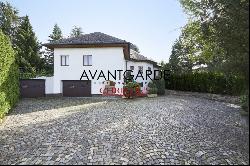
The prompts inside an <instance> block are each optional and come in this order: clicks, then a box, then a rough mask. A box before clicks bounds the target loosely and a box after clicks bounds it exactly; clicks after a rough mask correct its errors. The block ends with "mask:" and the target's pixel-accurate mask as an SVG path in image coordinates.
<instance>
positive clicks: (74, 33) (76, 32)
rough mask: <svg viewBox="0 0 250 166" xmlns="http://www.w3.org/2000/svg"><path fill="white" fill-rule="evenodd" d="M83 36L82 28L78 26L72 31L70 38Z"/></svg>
mask: <svg viewBox="0 0 250 166" xmlns="http://www.w3.org/2000/svg"><path fill="white" fill-rule="evenodd" d="M82 34H83V32H82V28H81V27H77V26H74V27H73V29H72V31H71V34H70V36H71V37H79V36H81V35H82Z"/></svg>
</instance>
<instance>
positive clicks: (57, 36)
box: [49, 24, 63, 42]
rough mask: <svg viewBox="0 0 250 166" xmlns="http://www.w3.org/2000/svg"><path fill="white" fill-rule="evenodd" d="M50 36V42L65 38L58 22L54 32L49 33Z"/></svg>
mask: <svg viewBox="0 0 250 166" xmlns="http://www.w3.org/2000/svg"><path fill="white" fill-rule="evenodd" d="M49 38H50V39H49V42H53V41H57V40H60V39H62V38H63V36H62V31H61V29H60V27H59V26H58V25H57V24H55V25H54V28H53V31H52V34H50V35H49Z"/></svg>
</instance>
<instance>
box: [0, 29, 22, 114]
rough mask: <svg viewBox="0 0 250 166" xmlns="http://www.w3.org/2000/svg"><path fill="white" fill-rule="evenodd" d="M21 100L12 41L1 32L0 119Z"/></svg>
mask: <svg viewBox="0 0 250 166" xmlns="http://www.w3.org/2000/svg"><path fill="white" fill-rule="evenodd" d="M18 99H19V72H18V66H17V64H16V61H15V52H14V50H13V49H12V47H11V43H10V40H9V39H8V37H7V36H5V35H4V34H3V33H2V31H1V30H0V119H2V118H3V117H4V115H5V114H6V113H8V111H9V110H10V109H11V108H12V107H13V106H14V105H15V104H16V102H17V101H18Z"/></svg>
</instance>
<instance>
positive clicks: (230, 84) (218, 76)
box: [165, 72, 246, 95]
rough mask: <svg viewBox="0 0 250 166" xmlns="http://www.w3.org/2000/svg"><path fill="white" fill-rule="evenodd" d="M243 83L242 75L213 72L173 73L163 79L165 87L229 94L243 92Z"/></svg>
mask: <svg viewBox="0 0 250 166" xmlns="http://www.w3.org/2000/svg"><path fill="white" fill-rule="evenodd" d="M244 85H245V84H244V79H243V78H242V77H239V76H236V75H225V74H222V73H214V72H201V73H185V74H173V75H170V77H169V80H167V81H165V87H166V89H171V90H181V91H193V92H205V93H215V94H229V95H240V94H242V93H244V91H245V89H246V88H245V86H244Z"/></svg>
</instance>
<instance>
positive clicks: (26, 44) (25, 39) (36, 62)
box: [16, 16, 44, 73]
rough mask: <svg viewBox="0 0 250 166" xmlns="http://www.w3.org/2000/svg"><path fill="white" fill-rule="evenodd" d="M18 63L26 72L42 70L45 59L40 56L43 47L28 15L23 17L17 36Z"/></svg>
mask: <svg viewBox="0 0 250 166" xmlns="http://www.w3.org/2000/svg"><path fill="white" fill-rule="evenodd" d="M16 40H17V41H16V47H17V48H16V50H17V63H18V65H19V68H21V69H23V70H24V71H25V72H31V73H32V72H35V71H40V70H41V69H42V68H43V65H44V63H43V61H42V60H41V58H40V56H39V50H40V48H41V46H40V44H39V43H38V41H37V38H36V36H35V33H34V32H33V29H32V26H31V24H30V21H29V18H28V16H25V17H23V18H22V19H21V22H20V26H19V28H18V31H17V36H16Z"/></svg>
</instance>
